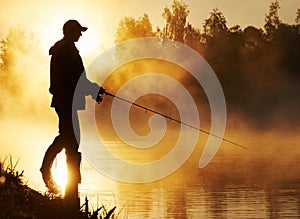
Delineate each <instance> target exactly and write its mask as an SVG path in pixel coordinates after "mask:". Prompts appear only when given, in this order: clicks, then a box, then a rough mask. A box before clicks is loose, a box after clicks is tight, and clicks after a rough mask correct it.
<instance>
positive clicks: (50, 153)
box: [40, 135, 63, 192]
mask: <svg viewBox="0 0 300 219" xmlns="http://www.w3.org/2000/svg"><path fill="white" fill-rule="evenodd" d="M62 149H63V142H62V137H61V136H60V135H58V136H57V137H56V138H55V139H54V141H53V143H52V144H51V145H50V146H49V147H48V149H47V151H46V153H45V156H44V159H43V163H42V167H41V168H40V171H41V173H42V176H43V180H44V183H45V184H46V186H47V187H48V188H49V190H50V191H52V192H57V191H58V188H57V185H56V183H55V181H54V179H53V176H52V173H51V168H52V164H53V161H54V159H55V157H56V155H57V154H59V153H60V152H61V151H62Z"/></svg>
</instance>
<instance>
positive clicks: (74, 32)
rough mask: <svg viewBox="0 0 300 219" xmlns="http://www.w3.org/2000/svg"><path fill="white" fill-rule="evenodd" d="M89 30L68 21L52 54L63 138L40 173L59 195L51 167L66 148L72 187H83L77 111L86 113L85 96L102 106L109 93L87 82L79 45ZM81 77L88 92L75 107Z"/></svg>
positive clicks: (56, 142) (52, 86) (48, 154)
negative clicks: (102, 98)
mask: <svg viewBox="0 0 300 219" xmlns="http://www.w3.org/2000/svg"><path fill="white" fill-rule="evenodd" d="M86 30H87V28H86V27H82V26H81V25H80V24H79V22H78V21H76V20H69V21H67V22H66V23H65V24H64V26H63V34H64V37H63V39H61V40H60V41H58V42H56V43H55V45H54V46H52V47H51V48H50V50H49V55H51V63H50V89H49V91H50V93H51V94H52V95H53V97H52V102H51V107H54V108H55V111H56V113H57V115H58V118H59V135H58V136H57V137H56V138H55V139H54V141H53V143H52V144H51V145H50V146H49V148H48V149H47V151H46V153H45V157H44V160H43V164H42V167H41V169H40V170H41V173H42V176H43V180H44V182H45V184H46V186H47V187H48V188H49V190H50V191H53V192H57V186H56V184H55V182H54V180H53V177H52V174H51V167H52V164H53V161H54V159H55V157H56V155H57V154H58V153H60V152H61V151H62V149H63V148H65V152H66V159H67V166H68V183H73V184H74V183H75V185H78V183H80V181H81V175H80V162H81V153H80V152H78V147H79V143H80V130H79V121H78V114H77V110H84V109H85V96H88V95H92V98H93V99H95V100H97V102H99V101H101V99H99V98H100V94H103V93H104V92H105V90H104V89H103V88H102V87H99V86H98V85H97V84H96V83H92V82H90V81H89V80H88V79H87V78H86V73H85V71H84V66H83V63H82V59H81V57H80V55H79V51H78V50H77V48H76V47H75V42H77V41H78V40H79V38H80V36H81V35H82V34H81V32H83V31H86ZM80 77H81V82H82V83H83V84H84V86H83V88H84V90H83V91H81V92H80V94H79V95H77V96H76V105H73V106H72V103H73V97H74V91H75V88H76V85H77V82H78V80H79V78H80ZM67 187H68V185H67ZM66 189H67V188H66ZM66 193H67V191H66Z"/></svg>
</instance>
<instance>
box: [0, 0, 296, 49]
mask: <svg viewBox="0 0 300 219" xmlns="http://www.w3.org/2000/svg"><path fill="white" fill-rule="evenodd" d="M172 1H173V0H152V1H140V0H122V1H117V0H110V1H108V0H106V1H103V0H84V1H83V0H64V1H60V0H51V1H50V0H45V1H37V0H27V1H19V0H10V1H3V0H2V2H1V7H0V14H1V20H0V26H1V29H0V38H3V37H4V36H5V34H6V33H7V30H8V28H9V27H11V26H16V25H18V24H21V25H24V26H25V27H27V28H28V29H30V30H31V31H32V32H34V33H35V34H36V35H37V36H38V37H40V38H42V39H41V43H42V45H43V46H44V47H47V48H48V47H49V46H51V45H52V44H53V43H54V42H55V41H56V40H57V39H58V38H60V37H61V26H62V25H63V23H64V22H65V21H66V20H67V19H70V18H76V19H78V20H79V21H80V22H81V23H82V24H83V25H86V26H88V27H89V31H88V32H86V33H85V39H86V41H88V42H91V43H90V45H89V46H87V45H86V44H85V46H84V47H83V46H82V48H80V45H79V48H80V49H81V51H82V50H83V51H82V52H83V54H84V53H87V52H88V51H89V52H91V50H93V49H95V47H98V48H99V46H100V48H104V49H106V48H109V47H111V46H112V43H113V39H114V34H115V29H116V27H117V25H118V22H119V21H120V19H121V18H123V17H124V16H133V17H136V18H137V17H139V16H141V15H142V14H143V13H147V14H148V15H149V16H150V20H151V22H152V24H153V27H154V29H155V27H156V26H162V24H163V22H164V21H163V19H162V16H161V14H162V11H163V8H164V7H165V6H170V5H171V4H172ZM185 2H186V4H187V5H188V6H189V10H190V14H189V17H188V19H189V21H190V22H191V23H192V24H193V25H194V26H196V27H200V28H201V27H202V24H203V21H204V19H206V18H207V17H208V16H209V12H211V11H212V9H213V8H216V7H218V8H219V9H220V10H221V11H222V12H223V14H224V15H225V17H226V19H227V22H228V25H229V26H232V25H235V24H239V25H241V26H242V27H246V26H248V25H255V26H258V27H262V26H263V23H264V16H265V14H266V13H267V12H268V9H269V5H270V3H271V2H272V1H271V0H252V1H241V0H185ZM279 3H280V6H281V9H280V17H281V19H282V20H283V21H284V22H286V23H294V20H295V17H296V10H297V8H300V1H299V0H279ZM81 41H82V40H81ZM82 43H84V42H82ZM92 43H93V44H92Z"/></svg>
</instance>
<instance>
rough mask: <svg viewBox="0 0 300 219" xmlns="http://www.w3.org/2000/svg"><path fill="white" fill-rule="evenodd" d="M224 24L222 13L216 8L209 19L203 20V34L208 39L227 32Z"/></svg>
mask: <svg viewBox="0 0 300 219" xmlns="http://www.w3.org/2000/svg"><path fill="white" fill-rule="evenodd" d="M226 23H227V21H226V19H225V17H224V15H223V13H222V12H221V11H220V10H219V9H218V8H215V9H213V10H212V12H211V13H210V17H209V18H207V19H205V20H204V24H203V30H204V34H205V35H206V36H209V37H214V36H217V35H218V34H220V33H221V34H222V33H224V32H226V31H227V30H228V28H227V25H226Z"/></svg>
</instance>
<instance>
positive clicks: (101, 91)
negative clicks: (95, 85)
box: [98, 87, 105, 95]
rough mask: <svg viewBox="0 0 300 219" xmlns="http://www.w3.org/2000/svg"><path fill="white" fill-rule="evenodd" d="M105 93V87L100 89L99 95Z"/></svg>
mask: <svg viewBox="0 0 300 219" xmlns="http://www.w3.org/2000/svg"><path fill="white" fill-rule="evenodd" d="M104 93H105V89H104V88H103V87H100V89H99V92H98V95H99V94H104Z"/></svg>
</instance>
